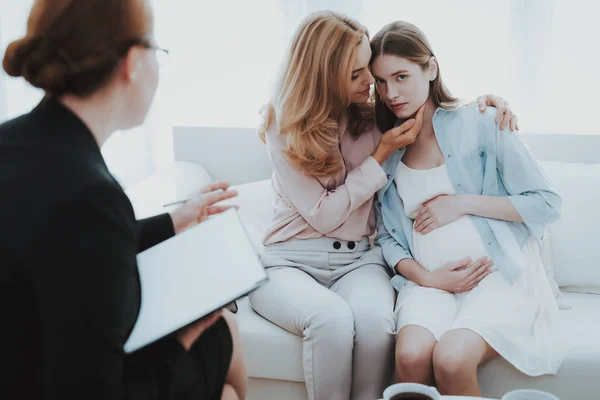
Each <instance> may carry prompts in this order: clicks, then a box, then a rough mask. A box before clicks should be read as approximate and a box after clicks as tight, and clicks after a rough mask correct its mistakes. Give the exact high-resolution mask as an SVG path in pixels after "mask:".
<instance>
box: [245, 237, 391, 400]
mask: <svg viewBox="0 0 600 400" xmlns="http://www.w3.org/2000/svg"><path fill="white" fill-rule="evenodd" d="M261 259H262V261H263V264H264V265H265V267H267V268H268V269H267V272H268V275H269V278H270V280H269V282H268V283H266V284H265V285H263V286H262V287H261V288H260V289H258V290H256V291H254V292H253V293H252V294H251V295H250V301H251V303H252V307H253V308H254V310H255V311H256V312H257V313H259V314H260V315H262V316H263V317H264V318H266V319H268V320H269V321H271V322H273V323H275V324H277V325H279V326H281V327H282V328H284V329H285V330H287V331H289V332H291V333H294V334H296V335H299V336H302V337H303V342H304V346H303V363H304V378H305V381H306V388H307V392H308V397H309V399H311V400H338V399H339V400H347V399H350V398H351V399H357V400H363V399H364V400H366V399H368V400H373V399H376V398H380V397H381V396H382V393H383V390H384V389H385V387H386V386H388V385H389V384H390V383H391V381H392V373H393V363H394V343H395V318H394V312H393V307H394V300H395V299H394V297H395V293H394V290H393V288H392V286H391V285H390V282H389V280H390V276H391V270H390V268H389V267H388V266H387V265H386V263H385V261H384V259H383V256H382V253H381V249H380V248H378V247H377V248H374V249H370V246H369V242H368V240H367V239H363V240H362V241H361V242H356V243H352V242H345V241H341V240H335V239H330V238H320V239H310V240H298V239H291V240H288V241H286V242H284V243H278V244H275V245H271V246H269V247H268V248H267V249H266V251H265V253H264V254H263V255H262V256H261Z"/></svg>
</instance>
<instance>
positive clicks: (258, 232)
mask: <svg viewBox="0 0 600 400" xmlns="http://www.w3.org/2000/svg"><path fill="white" fill-rule="evenodd" d="M232 189H236V190H237V191H238V197H236V198H233V199H231V200H228V201H227V202H225V203H224V204H227V203H231V204H237V205H239V206H240V208H239V210H238V215H239V216H240V220H241V221H242V224H243V225H244V228H245V229H246V234H247V235H248V238H249V239H250V243H251V244H252V247H253V248H254V251H256V252H257V253H262V251H263V250H264V246H263V244H262V238H263V236H264V234H265V232H266V231H267V228H268V227H269V222H270V221H271V218H272V217H273V210H274V202H275V194H274V191H273V187H272V186H271V180H270V179H266V180H263V181H258V182H251V183H246V184H244V185H239V186H233V187H232Z"/></svg>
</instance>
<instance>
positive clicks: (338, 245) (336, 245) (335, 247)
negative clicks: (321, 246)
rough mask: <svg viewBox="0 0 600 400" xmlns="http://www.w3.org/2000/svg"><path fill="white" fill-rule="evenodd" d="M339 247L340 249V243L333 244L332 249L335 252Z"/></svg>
mask: <svg viewBox="0 0 600 400" xmlns="http://www.w3.org/2000/svg"><path fill="white" fill-rule="evenodd" d="M340 247H342V244H341V243H340V242H333V248H334V249H336V250H339V249H340Z"/></svg>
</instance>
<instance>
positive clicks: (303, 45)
mask: <svg viewBox="0 0 600 400" xmlns="http://www.w3.org/2000/svg"><path fill="white" fill-rule="evenodd" d="M287 57H288V58H287V62H286V63H285V66H284V69H283V71H282V74H281V76H280V81H279V82H278V85H277V90H276V92H275V94H274V96H273V98H272V101H271V103H270V104H269V106H268V108H267V110H266V120H265V124H264V126H263V129H262V132H261V135H262V138H263V139H264V140H265V141H266V144H267V149H268V154H269V157H270V158H271V161H272V163H273V167H274V172H273V177H272V184H273V187H274V189H275V192H276V198H275V211H274V216H273V219H272V221H271V224H270V227H269V228H268V230H267V232H266V234H265V237H264V239H263V242H264V244H265V247H266V249H265V252H264V255H262V261H263V263H264V265H265V266H266V267H268V270H269V271H268V272H269V276H270V281H269V282H268V283H267V284H266V285H265V286H264V287H263V288H261V289H259V290H258V291H256V292H254V293H253V294H252V295H251V296H250V300H251V302H252V306H253V308H254V309H255V310H256V312H258V313H259V314H261V315H262V316H264V317H265V318H266V319H268V320H270V321H272V322H273V323H275V324H277V325H279V326H281V327H283V328H284V329H286V330H288V331H289V332H292V333H294V334H296V335H299V336H302V337H303V339H304V348H303V362H304V376H305V381H306V388H307V392H308V397H309V398H310V399H323V400H336V399H340V400H347V399H348V398H352V399H371V400H372V399H375V398H378V397H380V396H381V394H382V391H383V389H384V388H385V386H386V385H388V383H389V382H390V381H391V378H392V367H393V351H392V350H393V346H394V327H395V323H394V315H393V305H394V297H395V294H394V290H393V288H392V286H391V285H390V282H389V281H390V277H391V270H390V268H388V267H387V266H386V264H385V261H384V259H383V257H382V253H381V249H380V248H372V246H371V245H370V243H369V236H371V235H372V234H373V233H374V232H375V217H374V213H373V207H372V206H373V195H374V194H375V193H376V191H377V190H379V189H380V188H381V187H383V185H385V183H386V182H387V176H386V173H385V172H384V170H383V169H382V168H381V164H382V163H383V162H384V161H385V160H386V158H387V157H388V156H389V155H390V154H391V153H393V152H394V151H395V150H397V149H399V148H402V147H404V146H406V145H408V144H410V143H411V142H412V141H413V140H414V138H415V134H416V132H418V131H419V130H420V119H421V118H422V115H420V116H418V117H417V118H416V119H410V120H408V121H406V122H405V123H404V124H402V125H401V126H400V127H398V128H395V129H391V130H389V131H388V132H386V133H385V134H383V135H382V134H381V133H380V132H379V131H378V130H377V129H376V128H375V126H374V125H373V124H372V121H373V109H372V105H371V104H369V103H368V101H369V98H370V85H371V84H373V82H374V80H373V77H372V76H371V73H370V71H369V61H370V58H371V49H370V46H369V36H368V32H367V30H366V29H365V28H364V27H362V26H361V25H360V24H359V23H358V22H356V21H354V20H351V19H349V18H346V17H344V16H342V15H340V14H337V13H334V12H320V13H316V14H313V15H310V16H309V17H308V18H307V19H306V20H305V21H304V22H303V23H302V24H301V26H300V27H299V28H298V30H297V32H296V34H295V36H294V38H293V40H292V43H291V47H290V50H289V53H288V56H287ZM488 100H490V101H491V104H495V105H502V103H503V101H502V100H501V99H496V98H491V97H490V98H489V99H488ZM484 101H485V99H483V98H482V100H481V104H482V106H483V105H484ZM499 115H502V112H501V113H500V114H499ZM510 120H511V114H510V112H507V115H506V116H505V120H504V121H503V124H504V125H506V124H507V123H508V122H509V121H510ZM511 124H512V125H513V126H514V125H515V124H516V120H515V119H514V118H513V120H512V122H511Z"/></svg>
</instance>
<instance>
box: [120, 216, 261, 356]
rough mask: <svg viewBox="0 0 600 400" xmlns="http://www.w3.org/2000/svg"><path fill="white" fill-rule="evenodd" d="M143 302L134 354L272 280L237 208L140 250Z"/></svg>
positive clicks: (132, 341)
mask: <svg viewBox="0 0 600 400" xmlns="http://www.w3.org/2000/svg"><path fill="white" fill-rule="evenodd" d="M137 263H138V270H139V276H140V284H141V296H142V299H141V305H140V312H139V315H138V318H137V321H136V323H135V325H134V327H133V330H132V331H131V334H130V335H129V338H128V339H127V341H126V343H125V352H126V353H131V352H133V351H136V350H138V349H140V348H142V347H144V346H146V345H148V344H150V343H153V342H155V341H157V340H159V339H161V338H163V337H165V336H167V335H169V334H170V333H172V332H175V331H176V330H178V329H180V328H182V327H185V326H187V325H189V324H190V323H192V322H195V321H197V320H198V319H200V318H202V317H204V316H206V315H208V314H210V313H212V312H213V311H216V310H218V309H221V308H223V307H225V306H226V305H228V304H229V303H231V302H234V301H235V300H237V299H239V298H241V297H243V296H245V295H247V294H248V293H250V292H252V291H253V290H255V289H257V288H258V287H259V286H260V285H261V284H263V283H264V282H266V280H267V274H266V271H265V269H264V267H263V266H262V264H261V263H260V261H259V259H258V256H257V255H256V253H255V252H254V249H253V248H252V245H251V244H250V241H249V239H248V237H247V235H246V232H245V230H244V227H243V225H242V223H241V221H240V219H239V216H238V215H237V210H235V209H230V210H227V211H225V212H224V213H221V214H218V215H215V216H213V217H210V218H209V219H207V220H206V221H204V222H202V223H200V224H198V225H196V226H194V227H192V228H190V229H188V230H187V231H185V232H182V233H181V234H179V235H176V236H173V237H172V238H170V239H168V240H166V241H164V242H162V243H159V244H158V245H156V246H154V247H151V248H150V249H147V250H146V251H143V252H142V253H139V254H138V256H137Z"/></svg>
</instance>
